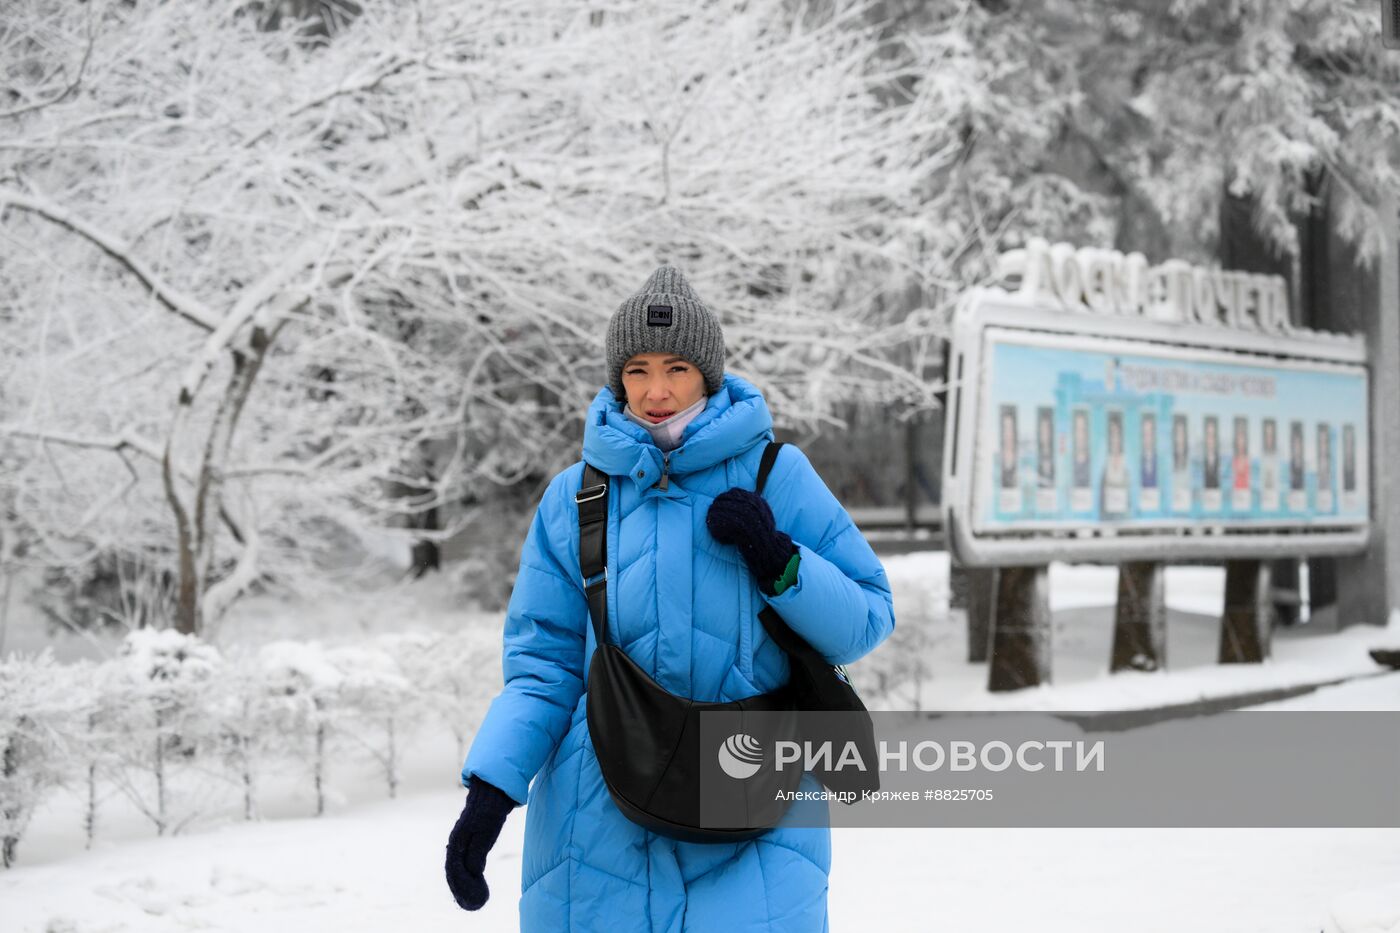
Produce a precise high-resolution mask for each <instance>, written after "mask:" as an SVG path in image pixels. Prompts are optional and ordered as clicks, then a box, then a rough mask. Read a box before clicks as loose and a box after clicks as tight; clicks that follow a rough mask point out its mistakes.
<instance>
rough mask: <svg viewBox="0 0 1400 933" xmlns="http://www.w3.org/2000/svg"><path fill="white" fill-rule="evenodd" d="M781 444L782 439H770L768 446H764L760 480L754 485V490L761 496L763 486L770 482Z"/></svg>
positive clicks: (759, 469)
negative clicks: (769, 476) (769, 475)
mask: <svg viewBox="0 0 1400 933" xmlns="http://www.w3.org/2000/svg"><path fill="white" fill-rule="evenodd" d="M781 446H783V442H782V441H769V442H768V446H767V447H765V448H763V459H762V460H760V461H759V462H758V481H757V482H756V483H754V486H753V491H754V492H756V493H758V494H759V495H760V496H761V495H763V487H764V485H765V484H766V483H767V482H768V474H769V473H770V472H771V471H772V469H773V463H774V461H776V460H777V459H778V448H779V447H781Z"/></svg>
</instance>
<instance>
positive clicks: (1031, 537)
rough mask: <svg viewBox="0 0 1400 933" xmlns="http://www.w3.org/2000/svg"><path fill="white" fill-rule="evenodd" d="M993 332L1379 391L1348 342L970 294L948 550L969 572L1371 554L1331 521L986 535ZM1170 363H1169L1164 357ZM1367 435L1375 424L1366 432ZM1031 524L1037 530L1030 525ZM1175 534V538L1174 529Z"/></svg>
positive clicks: (1350, 531)
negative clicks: (977, 522)
mask: <svg viewBox="0 0 1400 933" xmlns="http://www.w3.org/2000/svg"><path fill="white" fill-rule="evenodd" d="M988 328H998V329H1000V330H1006V331H1014V332H1020V333H1025V334H1027V335H1028V336H1030V337H1032V338H1034V336H1035V335H1037V334H1038V335H1045V336H1050V337H1051V339H1052V341H1053V340H1055V338H1060V339H1062V338H1065V337H1070V338H1075V337H1077V338H1085V337H1092V338H1095V339H1096V340H1102V339H1106V340H1113V341H1127V342H1129V343H1130V344H1131V345H1132V346H1133V348H1134V349H1136V350H1137V352H1142V353H1145V354H1149V355H1152V354H1157V355H1179V354H1183V353H1185V354H1189V353H1190V352H1191V351H1193V350H1194V351H1196V352H1197V353H1200V352H1207V353H1209V352H1211V351H1215V352H1217V353H1223V354H1226V355H1227V357H1228V361H1231V362H1240V363H1248V362H1249V360H1248V359H1247V358H1246V359H1241V355H1246V356H1253V357H1256V358H1258V361H1259V362H1260V363H1262V364H1266V365H1270V366H1278V365H1279V364H1287V363H1293V364H1296V365H1299V366H1302V367H1304V368H1307V369H1319V368H1322V369H1326V368H1331V367H1335V366H1345V367H1347V368H1348V369H1351V368H1354V367H1360V368H1362V369H1363V370H1365V371H1366V372H1365V377H1366V379H1367V381H1368V384H1369V380H1370V372H1369V369H1368V368H1367V357H1366V346H1365V342H1364V341H1363V340H1362V339H1361V338H1360V337H1358V336H1355V335H1350V334H1333V333H1325V332H1320V331H1308V330H1289V331H1287V332H1284V333H1271V332H1266V331H1263V330H1246V329H1243V328H1236V327H1228V326H1224V325H1219V324H1202V323H1196V322H1184V321H1167V320H1155V319H1152V318H1150V317H1144V316H1139V315H1133V314H1111V313H1102V312H1093V311H1088V310H1077V309H1068V310H1061V309H1059V308H1053V307H1048V306H1047V304H1046V302H1044V301H1043V300H1041V301H1036V300H1034V299H1032V298H1030V297H1029V296H1027V295H1026V294H1024V293H1008V292H1006V291H1004V290H1003V289H1000V288H988V287H980V288H973V289H969V290H968V291H967V292H966V293H964V295H963V296H962V298H961V299H960V300H959V302H958V306H957V309H956V311H955V313H954V320H953V328H952V330H953V333H952V345H951V347H950V353H949V367H948V373H947V379H948V401H947V409H946V412H945V417H946V419H947V421H946V431H945V438H946V439H947V440H946V442H945V444H944V450H943V490H944V504H943V513H944V514H943V521H944V529H945V531H946V535H947V540H948V547H949V549H950V551H952V553H953V556H954V557H955V558H956V559H957V560H958V561H959V562H960V563H962V564H965V565H967V566H972V567H978V566H983V567H986V566H1027V565H1036V564H1045V563H1048V562H1049V561H1051V560H1060V559H1078V560H1083V561H1088V562H1093V561H1101V562H1106V563H1117V562H1121V561H1128V560H1150V561H1170V560H1224V559H1248V558H1258V559H1269V558H1281V557H1304V556H1323V555H1341V554H1354V553H1357V552H1359V551H1362V550H1364V549H1365V547H1366V545H1367V542H1368V541H1369V538H1370V522H1369V518H1368V519H1367V520H1366V521H1365V522H1364V523H1362V524H1357V523H1356V522H1355V520H1346V521H1328V520H1327V519H1326V518H1325V517H1322V518H1314V519H1311V520H1308V525H1307V527H1299V526H1298V522H1290V523H1288V527H1287V528H1286V529H1285V528H1284V527H1282V526H1280V525H1275V524H1269V525H1263V526H1261V523H1260V522H1258V521H1249V520H1238V519H1236V520H1233V521H1232V520H1230V519H1226V518H1222V519H1221V521H1219V522H1211V523H1209V524H1200V525H1199V526H1197V527H1189V528H1182V527H1180V523H1178V522H1172V523H1165V524H1164V525H1162V526H1159V527H1142V526H1138V527H1129V526H1122V527H1114V526H1112V525H1108V524H1105V525H1100V526H1097V527H1094V528H1085V527H1080V528H1074V529H1066V528H1061V529H1051V528H1046V527H1044V526H1039V527H1035V526H1031V527H1027V528H1026V529H1025V530H1023V531H1022V530H1016V531H1006V530H998V531H992V532H977V531H975V530H974V527H973V526H974V521H973V516H974V515H975V514H976V513H975V512H974V511H973V508H974V507H975V506H976V505H978V502H977V501H976V498H977V497H976V496H975V495H974V493H975V490H974V488H973V487H974V483H975V481H976V478H977V476H978V475H979V469H978V467H979V466H980V465H981V464H980V463H979V458H985V457H987V456H989V455H990V454H989V452H988V451H989V448H990V445H989V444H987V443H985V442H984V443H983V444H982V449H980V450H979V449H976V448H975V446H974V445H975V440H976V438H977V437H978V436H979V430H978V428H979V426H978V424H977V421H978V418H979V417H982V418H985V417H986V413H985V412H983V411H982V401H983V399H984V398H985V397H986V384H985V383H986V379H987V376H988V366H987V363H988V362H989V361H987V360H985V359H984V352H985V349H986V344H985V339H984V338H985V332H986V330H987V329H988ZM1163 351H1167V352H1166V353H1163ZM1365 423H1366V427H1367V430H1368V431H1369V427H1370V426H1369V422H1365ZM1366 482H1367V486H1368V488H1367V500H1368V505H1369V508H1370V509H1374V503H1375V496H1374V492H1375V491H1374V488H1372V484H1373V477H1372V476H1371V473H1370V471H1369V470H1368V471H1367V474H1366ZM1028 524H1029V523H1028ZM1168 526H1169V527H1168Z"/></svg>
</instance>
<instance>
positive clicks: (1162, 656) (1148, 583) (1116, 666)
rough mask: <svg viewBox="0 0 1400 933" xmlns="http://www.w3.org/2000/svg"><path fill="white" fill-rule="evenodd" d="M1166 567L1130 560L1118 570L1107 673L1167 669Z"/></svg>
mask: <svg viewBox="0 0 1400 933" xmlns="http://www.w3.org/2000/svg"><path fill="white" fill-rule="evenodd" d="M1165 576H1166V565H1165V564H1162V563H1160V562H1156V561H1130V562H1128V563H1125V564H1120V565H1119V567H1118V603H1117V606H1116V607H1115V609H1114V613H1113V656H1112V660H1111V661H1110V663H1109V670H1110V671H1115V672H1116V671H1122V670H1134V671H1155V670H1158V669H1160V668H1163V667H1166V666H1167V602H1166V592H1165V586H1164V578H1165Z"/></svg>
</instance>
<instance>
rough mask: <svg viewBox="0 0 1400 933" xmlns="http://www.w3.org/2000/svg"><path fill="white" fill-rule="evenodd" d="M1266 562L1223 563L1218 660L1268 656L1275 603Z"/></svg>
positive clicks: (1240, 660) (1241, 660)
mask: <svg viewBox="0 0 1400 933" xmlns="http://www.w3.org/2000/svg"><path fill="white" fill-rule="evenodd" d="M1269 569H1270V568H1269V563H1268V562H1267V561H1262V560H1232V561H1227V562H1226V563H1225V615H1224V616H1223V617H1222V618H1221V620H1220V658H1219V662H1220V663H1221V664H1256V663H1258V662H1260V661H1263V660H1264V659H1265V658H1267V657H1268V656H1269V642H1270V638H1271V636H1272V633H1273V623H1274V607H1273V602H1272V600H1271V594H1270V591H1269V576H1270V574H1269Z"/></svg>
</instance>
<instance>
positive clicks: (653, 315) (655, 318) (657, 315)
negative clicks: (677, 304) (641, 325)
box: [647, 305, 671, 327]
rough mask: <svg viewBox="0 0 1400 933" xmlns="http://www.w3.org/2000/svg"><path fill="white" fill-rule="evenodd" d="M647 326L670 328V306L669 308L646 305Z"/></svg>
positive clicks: (666, 306)
mask: <svg viewBox="0 0 1400 933" xmlns="http://www.w3.org/2000/svg"><path fill="white" fill-rule="evenodd" d="M647 326H648V327H670V326H671V306H670V305H647Z"/></svg>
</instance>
